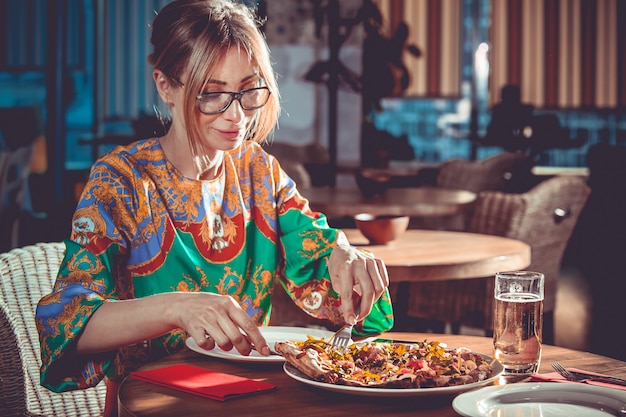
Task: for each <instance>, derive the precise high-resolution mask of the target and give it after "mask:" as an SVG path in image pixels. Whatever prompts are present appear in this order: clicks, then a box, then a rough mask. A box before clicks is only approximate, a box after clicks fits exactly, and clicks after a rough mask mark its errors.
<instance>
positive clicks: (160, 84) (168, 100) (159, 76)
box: [152, 70, 173, 104]
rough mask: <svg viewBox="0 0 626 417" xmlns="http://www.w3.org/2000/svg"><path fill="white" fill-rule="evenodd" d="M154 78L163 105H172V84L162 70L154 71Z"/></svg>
mask: <svg viewBox="0 0 626 417" xmlns="http://www.w3.org/2000/svg"><path fill="white" fill-rule="evenodd" d="M152 78H153V79H154V84H155V85H156V89H157V91H158V92H159V96H160V97H161V100H163V103H165V104H172V102H173V101H172V90H173V88H172V84H171V83H170V81H169V79H168V78H167V77H166V76H165V74H163V72H162V71H161V70H154V71H153V72H152Z"/></svg>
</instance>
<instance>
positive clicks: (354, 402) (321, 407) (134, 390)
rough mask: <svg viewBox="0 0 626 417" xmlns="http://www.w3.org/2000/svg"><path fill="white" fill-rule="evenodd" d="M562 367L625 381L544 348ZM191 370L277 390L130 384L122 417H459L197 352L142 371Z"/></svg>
mask: <svg viewBox="0 0 626 417" xmlns="http://www.w3.org/2000/svg"><path fill="white" fill-rule="evenodd" d="M381 337H385V338H390V339H394V340H412V341H421V340H426V339H427V340H439V341H442V342H445V343H447V344H448V346H450V347H461V346H466V347H469V348H470V349H472V350H473V351H475V352H480V353H484V354H487V355H489V356H492V354H491V352H492V351H493V347H492V339H491V338H487V337H480V336H460V335H448V334H446V335H437V334H432V333H428V334H419V333H385V334H383V335H381ZM555 361H559V362H561V363H562V364H563V365H564V366H566V367H576V368H582V369H586V370H590V371H596V372H601V373H607V374H611V375H615V376H619V377H626V362H622V361H619V360H616V359H611V358H608V357H604V356H600V355H595V354H592V353H587V352H581V351H577V350H572V349H566V348H562V347H556V346H548V345H544V347H543V354H542V362H541V365H540V368H539V372H540V373H545V372H552V369H551V367H550V364H551V363H552V362H555ZM181 363H184V364H189V365H194V366H199V367H203V368H207V369H211V370H214V371H219V372H226V373H230V374H234V375H240V376H243V377H248V378H253V379H262V380H265V381H267V382H270V383H272V384H274V385H276V386H277V388H278V389H277V390H276V391H273V392H268V393H263V394H260V395H254V396H250V397H242V398H237V399H233V400H230V401H226V402H219V401H213V400H209V399H206V398H202V397H199V396H195V395H192V394H185V393H183V392H180V391H176V390H172V389H169V388H165V387H160V386H157V385H153V384H150V383H147V382H142V381H138V380H134V379H126V380H125V381H124V382H123V383H122V384H121V387H120V391H119V396H118V400H119V416H120V417H130V416H136V417H139V416H143V417H149V416H150V417H165V416H168V417H170V416H187V417H194V416H203V417H204V416H237V417H244V416H255V417H264V416H267V417H274V416H281V417H283V416H284V417H287V416H316V417H326V416H328V417H332V416H351V415H357V416H358V415H361V416H364V415H372V416H394V417H396V416H398V417H401V416H413V417H447V416H457V415H458V414H457V413H456V412H455V411H454V410H453V409H452V399H453V398H452V397H451V396H445V397H432V396H419V397H409V398H392V399H384V398H381V397H371V398H370V397H364V396H355V395H349V394H343V395H339V394H333V393H330V392H328V391H325V390H321V389H317V388H314V387H310V386H308V385H306V384H303V383H301V382H299V381H295V380H293V379H291V378H290V377H289V376H288V375H286V374H285V373H284V372H283V370H282V365H281V364H277V363H266V364H259V363H241V362H231V361H227V360H223V359H216V358H211V357H208V356H204V355H201V354H198V353H195V352H192V351H184V352H181V353H178V354H175V355H171V356H169V357H167V358H165V359H162V360H160V361H158V362H155V363H152V364H149V365H146V366H144V367H143V368H142V370H146V369H154V368H159V367H164V366H169V365H175V364H181ZM523 381H524V380H523V379H522V380H520V378H519V377H517V378H513V379H509V378H506V377H501V378H500V379H499V380H498V381H497V382H496V384H506V383H524V382H523Z"/></svg>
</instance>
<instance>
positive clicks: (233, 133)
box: [217, 129, 241, 139]
mask: <svg viewBox="0 0 626 417" xmlns="http://www.w3.org/2000/svg"><path fill="white" fill-rule="evenodd" d="M217 131H218V132H219V134H220V135H222V136H223V137H225V138H227V139H236V138H238V137H239V136H241V131H240V130H219V129H217Z"/></svg>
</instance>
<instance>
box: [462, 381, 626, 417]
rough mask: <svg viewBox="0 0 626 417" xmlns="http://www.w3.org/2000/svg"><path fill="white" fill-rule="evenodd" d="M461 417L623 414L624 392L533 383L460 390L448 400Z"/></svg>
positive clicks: (591, 387)
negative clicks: (463, 391)
mask: <svg viewBox="0 0 626 417" xmlns="http://www.w3.org/2000/svg"><path fill="white" fill-rule="evenodd" d="M452 407H453V408H454V410H455V411H456V412H457V413H459V414H460V415H462V416H471V417H482V416H485V417H487V416H492V415H496V414H497V415H505V414H506V415H512V416H519V417H524V416H528V417H530V416H543V417H560V416H568V417H595V416H598V417H601V416H621V415H624V414H625V413H626V392H624V391H622V390H618V389H614V388H605V387H599V386H594V385H587V384H561V383H554V382H535V383H526V382H524V383H520V384H508V385H501V386H493V387H482V388H480V389H477V390H474V391H470V392H466V393H463V394H461V395H459V396H458V397H456V398H455V399H454V400H453V401H452Z"/></svg>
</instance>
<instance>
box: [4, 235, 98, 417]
mask: <svg viewBox="0 0 626 417" xmlns="http://www.w3.org/2000/svg"><path fill="white" fill-rule="evenodd" d="M64 253H65V245H64V244H63V243H61V242H53V243H37V244H35V245H30V246H26V247H24V248H16V249H13V250H11V251H10V252H7V253H3V254H0V340H1V341H2V343H1V344H0V410H1V411H0V414H2V415H3V416H65V417H68V416H98V415H102V410H103V409H104V401H105V394H106V387H105V383H104V382H103V383H100V384H99V385H98V386H96V387H94V388H89V389H85V390H78V391H71V392H64V393H54V392H52V391H49V390H48V389H47V388H44V387H42V386H41V385H40V384H39V369H40V367H41V359H40V356H41V353H40V352H41V351H40V348H39V334H38V332H37V328H36V326H35V309H36V307H37V303H38V302H39V300H40V298H41V297H42V296H43V295H45V294H48V293H50V291H51V290H52V285H53V283H54V281H55V279H56V276H57V271H58V269H59V265H60V263H61V261H62V259H63V255H64Z"/></svg>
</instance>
